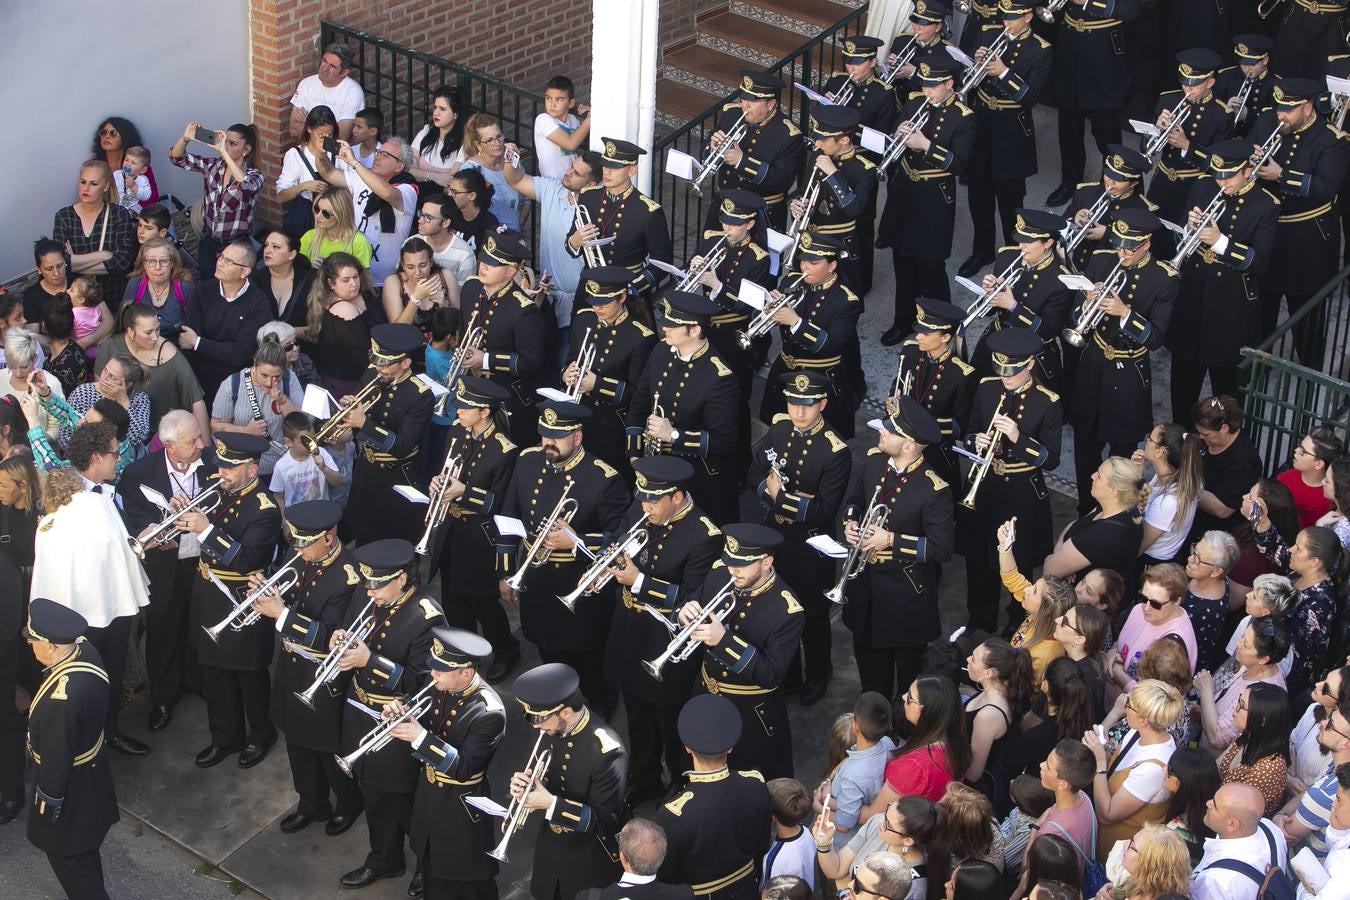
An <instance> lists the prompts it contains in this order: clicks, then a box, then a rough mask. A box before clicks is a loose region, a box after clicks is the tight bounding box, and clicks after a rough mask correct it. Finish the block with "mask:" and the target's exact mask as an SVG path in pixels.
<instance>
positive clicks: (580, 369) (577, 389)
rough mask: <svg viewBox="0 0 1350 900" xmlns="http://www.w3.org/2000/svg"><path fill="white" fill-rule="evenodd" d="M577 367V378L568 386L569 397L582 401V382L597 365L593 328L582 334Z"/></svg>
mask: <svg viewBox="0 0 1350 900" xmlns="http://www.w3.org/2000/svg"><path fill="white" fill-rule="evenodd" d="M574 365H576V367H577V380H576V381H574V382H572V383H571V384H569V385H568V386H567V391H566V392H565V393H566V394H567V399H568V400H570V401H571V402H573V403H580V402H581V395H582V394H583V393H584V390H583V388H582V384H583V383H584V382H585V381H586V376H587V375H589V374H591V368H592V367H594V365H595V342H594V341H592V340H591V329H589V328H587V329H586V333H585V334H583V335H582V336H581V346H580V347H578V348H577V358H576V360H575V362H574Z"/></svg>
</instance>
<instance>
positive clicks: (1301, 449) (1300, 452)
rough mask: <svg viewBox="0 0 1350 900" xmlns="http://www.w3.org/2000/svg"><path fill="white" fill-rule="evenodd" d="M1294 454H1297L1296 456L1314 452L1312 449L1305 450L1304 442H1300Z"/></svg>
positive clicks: (1309, 454) (1310, 454)
mask: <svg viewBox="0 0 1350 900" xmlns="http://www.w3.org/2000/svg"><path fill="white" fill-rule="evenodd" d="M1294 455H1295V456H1312V455H1313V453H1312V451H1311V450H1304V449H1303V445H1302V444H1299V445H1298V446H1297V447H1295V448H1294Z"/></svg>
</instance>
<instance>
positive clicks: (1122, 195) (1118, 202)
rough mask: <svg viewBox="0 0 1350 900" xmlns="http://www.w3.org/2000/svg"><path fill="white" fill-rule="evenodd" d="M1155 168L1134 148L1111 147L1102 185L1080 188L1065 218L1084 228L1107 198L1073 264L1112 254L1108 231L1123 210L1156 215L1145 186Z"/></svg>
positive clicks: (1091, 183)
mask: <svg viewBox="0 0 1350 900" xmlns="http://www.w3.org/2000/svg"><path fill="white" fill-rule="evenodd" d="M1152 166H1153V164H1152V163H1151V162H1149V158H1148V157H1147V156H1145V155H1144V154H1142V153H1140V152H1139V151H1138V150H1136V149H1134V148H1133V147H1126V146H1125V145H1124V144H1111V145H1110V146H1109V147H1107V148H1106V156H1105V157H1103V158H1102V177H1101V179H1100V180H1099V181H1088V182H1084V183H1083V184H1080V185H1078V187H1077V188H1075V190H1074V195H1073V199H1072V200H1071V201H1070V202H1069V206H1068V208H1067V209H1066V210H1065V211H1064V214H1065V216H1067V217H1068V219H1069V221H1070V222H1072V223H1073V224H1074V225H1077V226H1081V225H1084V224H1086V223H1087V221H1088V219H1089V218H1091V211H1092V207H1093V205H1094V204H1095V203H1096V202H1097V201H1098V200H1099V199H1100V198H1101V196H1102V194H1103V192H1104V193H1105V194H1106V195H1107V198H1108V199H1107V201H1106V208H1105V211H1104V212H1103V213H1102V215H1101V218H1099V219H1098V220H1097V224H1095V225H1093V226H1091V227H1090V228H1088V229H1087V232H1086V234H1085V235H1084V236H1083V241H1082V243H1080V244H1079V245H1078V248H1077V250H1076V251H1075V252H1074V256H1073V259H1072V260H1071V262H1072V264H1073V265H1074V266H1075V267H1076V268H1082V267H1083V266H1086V265H1087V260H1088V257H1090V256H1091V255H1092V254H1093V253H1094V252H1095V251H1097V250H1109V249H1111V247H1110V246H1109V245H1108V243H1107V241H1106V230H1107V229H1108V228H1110V227H1111V223H1112V222H1113V221H1115V218H1116V216H1117V215H1119V214H1120V211H1121V210H1125V209H1143V210H1147V211H1149V212H1157V211H1158V207H1157V205H1156V204H1155V203H1154V202H1153V201H1151V200H1149V199H1148V198H1147V197H1145V196H1144V192H1143V190H1142V186H1143V183H1144V176H1145V175H1147V174H1148V171H1149V169H1151V168H1152Z"/></svg>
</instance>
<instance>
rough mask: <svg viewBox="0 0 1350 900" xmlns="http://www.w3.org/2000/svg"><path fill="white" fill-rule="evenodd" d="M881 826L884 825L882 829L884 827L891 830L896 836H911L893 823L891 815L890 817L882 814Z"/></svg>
mask: <svg viewBox="0 0 1350 900" xmlns="http://www.w3.org/2000/svg"><path fill="white" fill-rule="evenodd" d="M881 827H882V829H884V830H885V831H889V832H890V833H891V834H893V835H895V836H896V837H909V835H907V834H905V833H904V832H903V831H901V830H900V829H899V828H896V827H895V826H894V825H892V824H891V817H890V816H889V815H886V814H882V816H881Z"/></svg>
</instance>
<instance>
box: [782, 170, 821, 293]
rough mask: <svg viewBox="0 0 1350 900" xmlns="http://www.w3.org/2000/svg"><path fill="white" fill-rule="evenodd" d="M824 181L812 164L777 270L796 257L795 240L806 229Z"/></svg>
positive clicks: (784, 267) (783, 268)
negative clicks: (798, 210) (799, 213)
mask: <svg viewBox="0 0 1350 900" xmlns="http://www.w3.org/2000/svg"><path fill="white" fill-rule="evenodd" d="M824 183H825V176H824V174H823V173H822V172H821V171H820V169H817V168H815V167H814V166H812V168H811V177H810V178H809V179H807V181H806V190H805V191H804V192H803V193H802V197H801V206H802V214H801V215H799V216H794V217H793V219H792V222H791V223H790V224H789V225H788V231H787V238H788V247H787V249H786V250H784V251H783V255H782V259H781V260H780V261H779V265H778V268H779V271H784V270H790V269H791V268H792V261H793V260H795V259H796V258H797V241H798V240H799V239H800V238H801V236H802V232H804V231H806V229H807V227H808V226H809V225H810V224H811V216H812V215H813V214H814V213H815V211H816V202H817V201H819V200H820V186H821V185H822V184H824Z"/></svg>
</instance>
